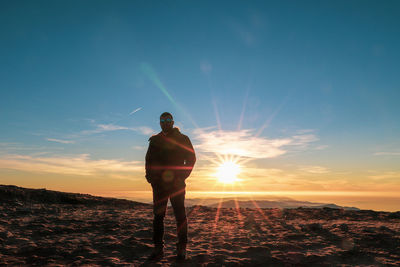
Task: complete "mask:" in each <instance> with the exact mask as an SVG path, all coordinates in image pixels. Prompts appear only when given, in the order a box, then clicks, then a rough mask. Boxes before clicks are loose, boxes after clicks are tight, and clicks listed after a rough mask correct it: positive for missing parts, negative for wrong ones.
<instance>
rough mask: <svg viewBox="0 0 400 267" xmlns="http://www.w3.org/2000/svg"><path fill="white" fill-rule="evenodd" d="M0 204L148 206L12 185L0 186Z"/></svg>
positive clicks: (134, 202)
mask: <svg viewBox="0 0 400 267" xmlns="http://www.w3.org/2000/svg"><path fill="white" fill-rule="evenodd" d="M0 203H20V204H35V203H43V204H74V205H88V206H91V205H110V206H114V207H123V208H127V207H137V206H148V205H149V204H144V203H140V202H136V201H131V200H126V199H118V198H109V197H97V196H92V195H89V194H79V193H66V192H59V191H53V190H47V189H45V188H43V189H30V188H23V187H18V186H14V185H0Z"/></svg>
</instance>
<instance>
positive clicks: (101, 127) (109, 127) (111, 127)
mask: <svg viewBox="0 0 400 267" xmlns="http://www.w3.org/2000/svg"><path fill="white" fill-rule="evenodd" d="M96 127H97V128H96V129H93V130H85V131H82V132H81V134H83V135H91V134H99V133H104V132H112V131H121V130H128V131H134V132H138V133H140V134H143V135H150V134H153V133H155V131H154V130H153V129H152V128H150V127H147V126H139V127H126V126H120V125H115V124H97V125H96Z"/></svg>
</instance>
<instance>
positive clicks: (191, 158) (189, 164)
mask: <svg viewBox="0 0 400 267" xmlns="http://www.w3.org/2000/svg"><path fill="white" fill-rule="evenodd" d="M184 146H185V159H184V162H185V171H184V175H183V176H184V179H186V178H187V177H189V175H190V173H191V172H192V170H193V166H194V164H195V163H196V153H195V152H194V148H193V145H192V142H190V139H189V137H187V136H185V137H184Z"/></svg>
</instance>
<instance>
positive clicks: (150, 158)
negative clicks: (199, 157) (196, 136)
mask: <svg viewBox="0 0 400 267" xmlns="http://www.w3.org/2000/svg"><path fill="white" fill-rule="evenodd" d="M149 141H150V143H149V148H148V149H147V153H146V179H147V181H148V182H149V183H151V184H152V185H182V186H184V185H185V179H186V178H187V177H188V176H189V175H190V173H191V172H192V169H193V166H194V163H195V162H196V156H195V152H194V149H193V146H192V143H191V142H190V139H189V137H187V136H186V135H184V134H182V133H181V132H180V131H179V129H178V128H173V129H172V130H171V131H170V132H169V133H168V134H167V135H165V134H164V133H163V132H160V133H158V134H157V135H153V136H152V137H150V139H149Z"/></svg>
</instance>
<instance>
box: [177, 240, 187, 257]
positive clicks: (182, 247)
mask: <svg viewBox="0 0 400 267" xmlns="http://www.w3.org/2000/svg"><path fill="white" fill-rule="evenodd" d="M176 256H177V258H178V260H185V259H186V244H178V245H177V246H176Z"/></svg>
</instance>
